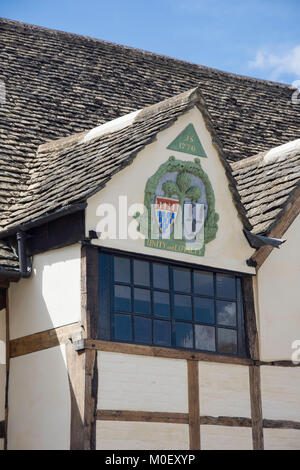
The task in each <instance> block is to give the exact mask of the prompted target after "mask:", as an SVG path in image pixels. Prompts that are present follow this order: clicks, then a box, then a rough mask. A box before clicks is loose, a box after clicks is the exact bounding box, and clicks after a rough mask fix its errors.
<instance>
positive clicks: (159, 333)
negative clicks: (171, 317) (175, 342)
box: [153, 320, 171, 346]
mask: <svg viewBox="0 0 300 470" xmlns="http://www.w3.org/2000/svg"><path fill="white" fill-rule="evenodd" d="M153 327H154V331H153V334H154V344H156V345H157V346H171V325H170V323H169V322H166V321H160V320H154V325H153Z"/></svg>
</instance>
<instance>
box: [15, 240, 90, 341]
mask: <svg viewBox="0 0 300 470" xmlns="http://www.w3.org/2000/svg"><path fill="white" fill-rule="evenodd" d="M80 269H81V268H80V246H79V245H72V246H69V247H64V248H60V249H58V250H52V251H48V252H46V253H42V254H39V255H36V256H34V258H33V274H32V276H31V277H30V278H29V279H22V280H20V281H19V282H18V283H11V286H10V289H9V303H10V335H11V338H12V339H13V338H18V337H21V336H26V335H29V334H32V333H38V332H40V331H44V330H48V329H52V328H57V327H59V326H63V325H67V324H69V323H73V322H76V321H79V320H80V318H81V305H80Z"/></svg>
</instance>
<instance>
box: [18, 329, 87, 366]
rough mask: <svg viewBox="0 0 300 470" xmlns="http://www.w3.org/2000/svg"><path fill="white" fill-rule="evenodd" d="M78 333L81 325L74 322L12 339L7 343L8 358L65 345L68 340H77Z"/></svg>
mask: <svg viewBox="0 0 300 470" xmlns="http://www.w3.org/2000/svg"><path fill="white" fill-rule="evenodd" d="M80 332H81V324H80V323H79V322H76V323H71V324H69V325H65V326H61V327H59V328H53V329H51V330H46V331H41V332H39V333H34V334H32V335H28V336H22V337H21V338H16V339H13V340H11V341H10V342H9V357H10V358H14V357H18V356H23V355H25V354H30V353H33V352H37V351H42V350H43V349H49V348H54V347H55V346H59V345H60V344H65V343H66V342H67V341H68V339H69V338H72V337H76V338H79V336H80Z"/></svg>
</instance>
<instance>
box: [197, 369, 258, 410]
mask: <svg viewBox="0 0 300 470" xmlns="http://www.w3.org/2000/svg"><path fill="white" fill-rule="evenodd" d="M199 395H200V397H199V400H200V415H201V416H215V417H218V416H236V417H244V418H251V408H250V389H249V368H248V367H245V366H242V365H237V364H214V363H209V362H199Z"/></svg>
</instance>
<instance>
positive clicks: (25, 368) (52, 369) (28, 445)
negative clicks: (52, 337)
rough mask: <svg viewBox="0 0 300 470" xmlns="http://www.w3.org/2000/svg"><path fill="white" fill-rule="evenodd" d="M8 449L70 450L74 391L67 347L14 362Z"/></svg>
mask: <svg viewBox="0 0 300 470" xmlns="http://www.w3.org/2000/svg"><path fill="white" fill-rule="evenodd" d="M8 419H9V420H8V448H9V449H14V450H47V449H49V450H59V449H69V448H70V392H69V383H68V374H67V368H66V358H65V346H57V347H55V348H51V349H47V350H43V351H39V352H35V353H31V354H27V355H25V356H20V357H17V358H14V359H11V361H10V375H9V416H8Z"/></svg>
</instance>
